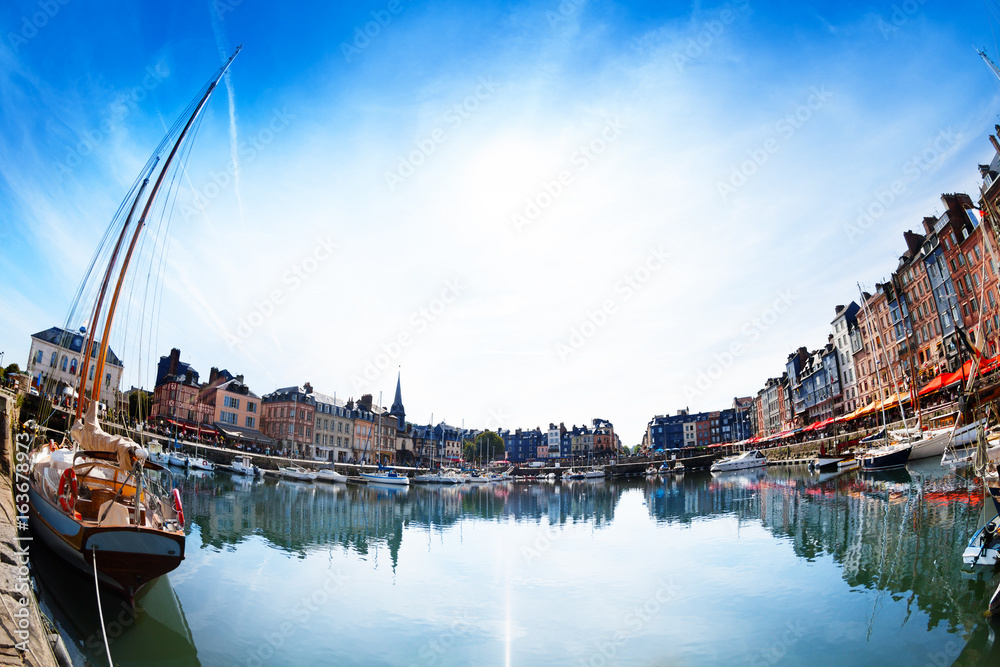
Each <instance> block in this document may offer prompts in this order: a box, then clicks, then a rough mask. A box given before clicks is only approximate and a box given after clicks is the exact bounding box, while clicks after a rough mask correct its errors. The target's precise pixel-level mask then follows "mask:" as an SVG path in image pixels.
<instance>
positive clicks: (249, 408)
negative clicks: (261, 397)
mask: <svg viewBox="0 0 1000 667" xmlns="http://www.w3.org/2000/svg"><path fill="white" fill-rule="evenodd" d="M247 412H257V404H256V403H254V402H253V401H247Z"/></svg>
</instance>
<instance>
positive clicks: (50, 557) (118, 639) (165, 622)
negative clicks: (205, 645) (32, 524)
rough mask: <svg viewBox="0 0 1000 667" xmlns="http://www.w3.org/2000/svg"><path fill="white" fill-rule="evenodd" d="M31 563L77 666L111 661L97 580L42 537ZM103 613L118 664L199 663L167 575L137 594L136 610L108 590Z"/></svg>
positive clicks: (51, 615)
mask: <svg viewBox="0 0 1000 667" xmlns="http://www.w3.org/2000/svg"><path fill="white" fill-rule="evenodd" d="M31 566H32V568H33V569H34V571H35V572H34V574H35V581H36V582H37V584H38V587H39V592H40V594H41V601H42V609H43V611H45V612H46V614H47V615H48V616H49V618H51V619H52V620H53V622H54V623H55V624H56V626H57V627H58V628H59V631H60V633H61V634H62V635H63V637H66V638H68V639H69V641H67V642H66V648H67V650H68V651H69V653H70V657H71V658H72V659H73V663H74V664H83V663H84V662H86V664H95V665H103V664H107V653H106V650H105V647H104V636H103V634H102V632H101V621H100V615H99V613H98V610H97V597H96V595H95V593H94V582H93V580H92V579H88V578H87V577H86V576H85V575H83V574H81V573H79V572H77V571H75V570H73V569H71V568H67V567H66V564H65V562H64V561H63V560H62V559H60V558H59V557H58V556H56V555H55V554H54V553H53V552H52V551H51V550H50V549H48V548H47V547H45V545H43V544H42V543H40V542H39V541H37V540H36V541H34V542H33V543H32V545H31ZM101 605H102V611H103V613H104V620H105V624H106V629H107V636H108V646H109V648H110V650H111V657H112V659H113V660H114V663H115V664H116V665H149V664H154V663H155V664H158V665H198V664H201V663H200V662H199V660H198V650H197V649H196V648H195V645H194V638H193V637H192V634H191V629H190V627H189V626H188V622H187V619H186V618H185V616H184V610H183V608H182V607H181V602H180V600H179V599H178V598H177V595H176V593H175V592H174V589H173V588H172V587H171V585H170V579H169V578H168V576H161V577H159V578H157V579H155V580H154V581H152V582H151V583H149V584H148V585H147V586H145V587H144V588H143V590H142V591H140V592H139V594H138V595H137V596H136V599H135V608H134V609H133V608H132V606H131V605H129V603H128V602H127V601H125V600H123V599H121V598H119V597H117V596H114V595H110V594H109V593H108V592H107V591H102V595H101Z"/></svg>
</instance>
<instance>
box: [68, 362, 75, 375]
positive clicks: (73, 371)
mask: <svg viewBox="0 0 1000 667" xmlns="http://www.w3.org/2000/svg"><path fill="white" fill-rule="evenodd" d="M69 372H70V375H76V359H73V360H72V361H70V362H69Z"/></svg>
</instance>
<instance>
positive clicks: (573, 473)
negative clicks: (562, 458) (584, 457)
mask: <svg viewBox="0 0 1000 667" xmlns="http://www.w3.org/2000/svg"><path fill="white" fill-rule="evenodd" d="M584 477H586V475H585V474H584V473H583V472H580V471H577V470H574V469H573V468H570V469H569V470H567V471H566V472H564V473H563V476H562V478H563V479H583V478H584Z"/></svg>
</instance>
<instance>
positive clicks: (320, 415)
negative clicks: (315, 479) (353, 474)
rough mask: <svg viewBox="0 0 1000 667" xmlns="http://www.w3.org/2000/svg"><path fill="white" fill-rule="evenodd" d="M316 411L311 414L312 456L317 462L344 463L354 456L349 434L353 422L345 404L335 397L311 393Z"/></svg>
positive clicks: (352, 428) (315, 392)
mask: <svg viewBox="0 0 1000 667" xmlns="http://www.w3.org/2000/svg"><path fill="white" fill-rule="evenodd" d="M313 398H315V399H316V411H315V412H314V413H313V417H314V420H315V421H314V423H313V456H312V458H314V459H316V460H317V461H328V462H330V463H333V462H337V463H345V462H347V461H349V460H350V458H351V457H352V456H353V455H354V454H353V451H352V448H351V435H350V434H351V432H352V431H353V430H354V420H353V418H351V417H349V412H348V410H347V404H346V403H344V401H341V400H339V399H337V398H336V397H335V396H328V395H326V394H322V393H320V392H317V391H313Z"/></svg>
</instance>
